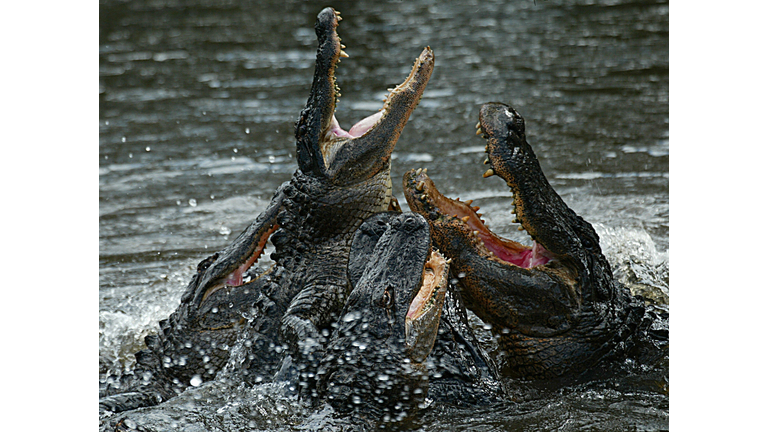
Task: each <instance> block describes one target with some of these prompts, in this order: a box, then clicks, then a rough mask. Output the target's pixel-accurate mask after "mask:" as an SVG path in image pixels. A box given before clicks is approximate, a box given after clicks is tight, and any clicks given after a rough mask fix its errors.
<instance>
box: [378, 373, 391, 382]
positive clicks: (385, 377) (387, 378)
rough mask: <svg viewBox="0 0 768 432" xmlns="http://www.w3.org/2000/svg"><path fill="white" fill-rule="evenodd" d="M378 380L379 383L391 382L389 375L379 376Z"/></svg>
mask: <svg viewBox="0 0 768 432" xmlns="http://www.w3.org/2000/svg"><path fill="white" fill-rule="evenodd" d="M376 379H378V380H379V381H388V380H389V375H387V374H379V376H377V377H376Z"/></svg>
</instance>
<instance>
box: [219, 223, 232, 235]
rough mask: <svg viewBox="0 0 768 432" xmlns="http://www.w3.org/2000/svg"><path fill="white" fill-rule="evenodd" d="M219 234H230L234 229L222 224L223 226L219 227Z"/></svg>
mask: <svg viewBox="0 0 768 432" xmlns="http://www.w3.org/2000/svg"><path fill="white" fill-rule="evenodd" d="M219 234H221V235H224V236H228V235H230V234H232V230H231V229H229V228H227V227H225V226H223V225H222V226H221V228H219Z"/></svg>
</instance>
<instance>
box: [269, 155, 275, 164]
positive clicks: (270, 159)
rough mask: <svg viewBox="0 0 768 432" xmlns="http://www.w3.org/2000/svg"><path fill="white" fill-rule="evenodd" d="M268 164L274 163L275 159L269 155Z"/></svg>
mask: <svg viewBox="0 0 768 432" xmlns="http://www.w3.org/2000/svg"><path fill="white" fill-rule="evenodd" d="M269 163H275V157H274V156H272V155H270V156H269Z"/></svg>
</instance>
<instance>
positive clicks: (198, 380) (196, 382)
mask: <svg viewBox="0 0 768 432" xmlns="http://www.w3.org/2000/svg"><path fill="white" fill-rule="evenodd" d="M189 383H190V384H191V385H192V387H197V386H199V385H200V384H202V383H203V378H202V377H200V375H195V376H193V377H192V379H191V380H189Z"/></svg>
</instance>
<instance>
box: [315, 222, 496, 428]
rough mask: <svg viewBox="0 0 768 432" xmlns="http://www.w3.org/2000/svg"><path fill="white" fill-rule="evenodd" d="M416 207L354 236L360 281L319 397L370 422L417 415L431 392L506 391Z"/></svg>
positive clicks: (478, 395) (354, 270)
mask: <svg viewBox="0 0 768 432" xmlns="http://www.w3.org/2000/svg"><path fill="white" fill-rule="evenodd" d="M448 268H449V264H448V263H447V262H446V260H445V258H443V256H442V254H440V252H439V251H437V250H434V249H432V247H431V242H430V236H429V225H428V224H427V222H426V221H425V220H424V218H423V217H421V216H419V215H417V214H400V213H394V212H389V213H381V214H378V215H375V216H372V217H371V218H369V219H368V220H366V221H365V222H364V223H363V225H362V226H361V227H360V229H359V230H358V232H357V233H356V234H355V237H354V240H353V242H352V254H351V255H350V261H349V279H350V282H351V283H353V285H354V290H353V291H352V293H351V294H350V296H349V298H348V300H347V304H346V305H345V307H344V312H343V314H342V317H341V318H340V320H339V321H338V324H337V327H336V330H335V331H334V333H333V335H332V337H331V340H330V342H329V344H328V348H327V351H326V353H325V357H324V358H323V361H322V363H321V367H320V368H319V369H318V373H317V375H318V378H317V387H316V389H315V390H314V392H313V393H314V394H313V395H312V397H313V400H314V401H315V403H316V405H317V404H320V403H324V402H329V403H330V404H331V405H332V406H333V407H334V408H335V410H336V412H337V413H339V414H342V415H345V416H349V414H350V413H355V415H354V416H352V417H350V418H355V419H364V420H363V421H368V422H371V424H369V425H368V426H369V427H373V426H372V425H374V424H378V425H381V424H382V423H387V422H398V423H399V422H402V421H404V420H407V419H409V418H412V417H413V416H414V415H415V414H416V413H417V412H418V410H419V409H420V408H423V406H424V404H425V398H426V397H427V396H429V398H430V399H432V400H433V401H437V402H449V403H452V404H454V405H463V404H466V403H477V402H480V401H482V402H489V401H491V400H496V398H498V397H500V396H501V395H502V389H501V386H500V384H499V382H498V380H497V378H498V375H497V373H496V370H495V367H494V366H493V364H492V363H491V361H490V360H489V359H488V358H487V356H486V354H485V352H484V351H482V350H481V349H480V348H479V344H478V342H477V340H476V339H475V336H474V333H473V332H472V330H471V328H470V327H469V325H468V323H467V318H466V310H465V309H464V306H463V304H461V302H460V298H459V296H458V295H457V293H456V292H455V291H454V287H451V286H449V283H448V280H447V279H448Z"/></svg>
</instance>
